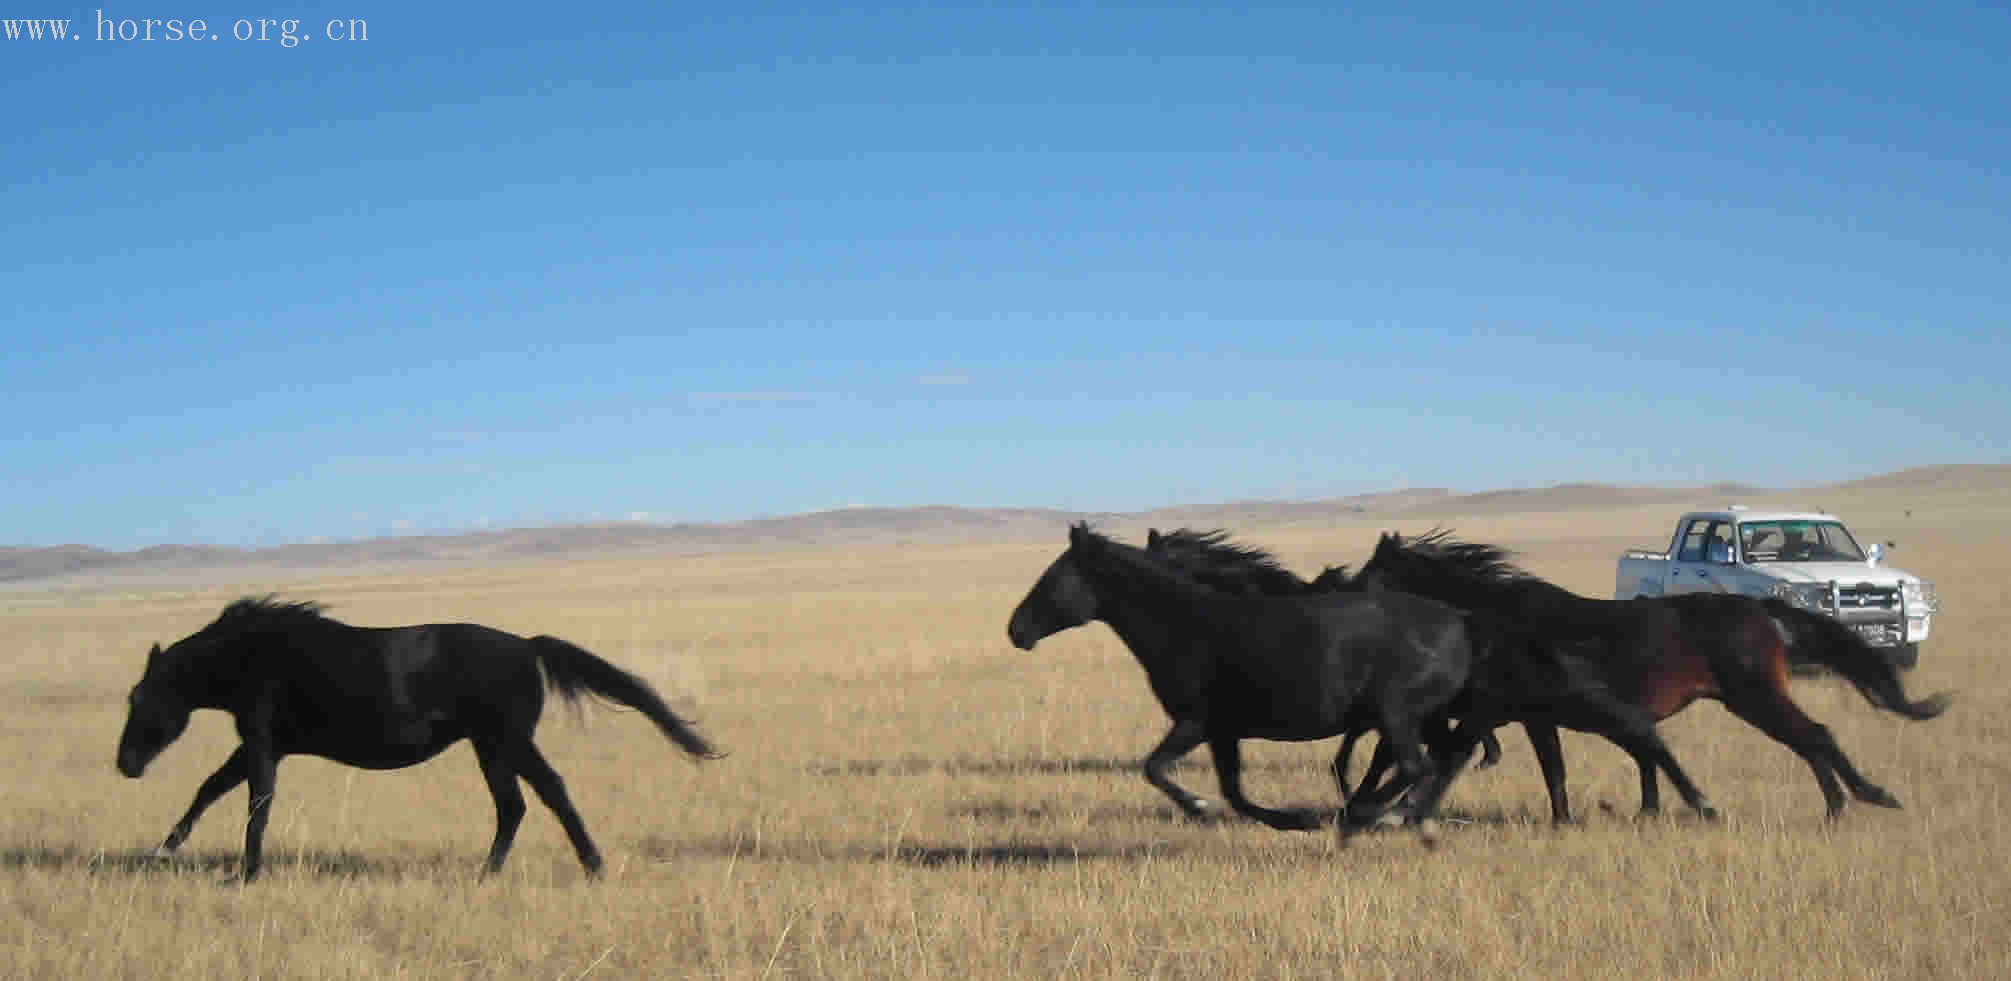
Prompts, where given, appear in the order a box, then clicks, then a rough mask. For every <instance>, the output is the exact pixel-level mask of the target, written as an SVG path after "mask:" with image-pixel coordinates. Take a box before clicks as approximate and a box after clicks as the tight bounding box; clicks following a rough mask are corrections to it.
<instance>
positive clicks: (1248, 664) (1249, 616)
mask: <svg viewBox="0 0 2011 981" xmlns="http://www.w3.org/2000/svg"><path fill="white" fill-rule="evenodd" d="M1091 620H1102V621H1103V622H1104V623H1106V624H1109V625H1110V627H1111V629H1112V630H1114V631H1116V632H1117V635H1118V636H1119V637H1120V638H1122V639H1123V640H1124V642H1125V645H1126V646H1127V647H1129V648H1130V649H1131V652H1132V654H1133V656H1135V657H1137V658H1138V661H1139V664H1140V665H1142V666H1143V667H1144V668H1145V673H1146V677H1147V679H1148V680H1149V682H1150V683H1151V685H1152V692H1153V694H1154V695H1156V696H1158V698H1159V704H1160V705H1161V706H1162V707H1164V708H1165V709H1166V712H1167V714H1168V715H1170V716H1172V717H1173V731H1172V732H1171V733H1169V734H1168V735H1167V737H1166V739H1165V740H1164V741H1163V742H1161V743H1160V745H1159V748H1157V749H1155V750H1154V751H1153V753H1152V756H1151V757H1150V758H1149V759H1148V760H1147V761H1146V768H1145V771H1146V778H1147V779H1148V780H1150V781H1151V782H1152V784H1153V786H1155V787H1158V788H1159V789H1160V791H1162V792H1163V793H1165V794H1166V795H1167V796H1168V797H1171V798H1172V799H1173V800H1174V801H1175V802H1176V803H1177V804H1179V805H1180V807H1181V809H1182V810H1184V811H1186V812H1187V813H1188V814H1190V815H1198V814H1200V813H1203V811H1204V810H1205V807H1206V805H1205V804H1204V802H1202V801H1201V800H1199V799H1198V798H1196V797H1194V796H1193V795H1192V794H1189V793H1188V792H1187V791H1186V790H1184V789H1182V788H1181V787H1180V786H1179V785H1177V784H1175V783H1173V781H1172V780H1170V779H1168V778H1167V776H1166V773H1165V768H1166V766H1167V765H1168V764H1170V763H1171V762H1172V761H1173V760H1174V759H1177V758H1178V757H1179V756H1180V755H1181V754H1182V753H1184V752H1186V751H1187V750H1188V749H1191V748H1192V747H1193V746H1195V745H1197V744H1199V743H1201V742H1204V741H1205V742H1206V743H1207V744H1208V748H1209V750H1210V752H1211V753H1212V754H1213V756H1214V758H1215V769H1216V775H1217V777H1218V779H1219V780H1220V783H1221V788H1222V796H1223V797H1224V798H1226V799H1227V800H1228V802H1229V805H1230V806H1231V807H1232V808H1234V809H1235V810H1236V812H1237V813H1239V814H1242V815H1244V816H1246V817H1250V818H1254V819H1256V820H1258V821H1262V822H1263V823H1265V824H1267V825H1270V826H1271V827H1274V828H1283V829H1294V830H1307V829H1311V828H1315V827H1318V826H1319V823H1320V822H1319V819H1318V818H1317V817H1315V816H1313V815H1309V814H1304V813H1296V812H1289V811H1276V810H1271V809H1269V808H1264V807H1259V806H1257V805H1255V804H1253V803H1251V802H1250V801H1249V800H1248V799H1247V798H1245V797H1244V796H1243V790H1242V762H1241V756H1240V747H1239V745H1238V744H1239V741H1240V740H1243V739H1273V740H1284V741H1301V740H1312V739H1326V738H1328V737H1331V736H1336V735H1340V734H1342V733H1345V732H1348V731H1350V730H1351V729H1355V728H1362V727H1373V728H1376V729H1378V730H1380V731H1381V733H1382V735H1383V738H1384V740H1385V741H1387V742H1388V743H1389V744H1390V745H1391V746H1392V747H1393V751H1394V752H1395V754H1396V757H1397V766H1398V768H1399V770H1400V771H1401V773H1402V776H1403V778H1404V779H1405V780H1407V781H1411V782H1416V781H1422V780H1424V779H1425V778H1427V777H1429V776H1432V775H1433V774H1434V773H1435V772H1436V768H1435V767H1434V766H1433V764H1432V762H1431V761H1430V759H1429V758H1428V757H1427V755H1426V754H1425V752H1424V750H1423V748H1422V746H1421V740H1420V727H1421V725H1422V724H1423V722H1424V720H1426V719H1428V718H1430V717H1432V716H1433V715H1434V714H1435V713H1437V712H1438V711H1439V710H1440V708H1441V707H1442V706H1443V705H1444V704H1445V703H1446V701H1447V700H1448V699H1450V698H1451V697H1452V696H1453V695H1454V694H1455V693H1457V692H1458V691H1459V690H1460V689H1461V688H1462V686H1463V685H1464V684H1465V682H1466V673H1467V670H1468V668H1469V666H1470V664H1471V662H1472V658H1473V648H1472V643H1471V641H1470V639H1469V637H1468V635H1467V631H1466V627H1465V622H1464V618H1463V617H1462V615H1461V614H1460V613H1459V612H1458V611H1456V610H1454V609H1452V608H1451V607H1449V606H1446V605H1445V604H1442V603H1438V602H1434V601H1432V600H1428V599H1423V598H1420V597H1415V596H1407V595H1404V594H1401V593H1376V594H1369V593H1335V594H1324V595H1304V596H1254V597H1253V596H1241V595H1233V594H1228V593H1223V592H1220V591H1217V590H1214V589H1211V588H1209V587H1207V586H1204V585H1202V584H1200V583H1198V582H1196V581H1195V580H1193V579H1190V578H1188V577H1186V576H1184V575H1181V574H1180V573H1179V572H1177V571H1175V570H1174V569H1173V568H1172V567H1171V566H1168V565H1166V564H1164V563H1162V562H1160V561H1159V560H1157V559H1154V558H1153V557H1151V556H1150V555H1148V554H1147V553H1146V552H1145V551H1144V550H1142V549H1138V548H1133V547H1131V546H1128V545H1124V544H1120V543H1118V542H1115V541H1112V540H1110V539H1109V538H1106V537H1104V536H1103V535H1100V534H1097V533H1096V532H1094V531H1091V530H1090V529H1089V528H1088V527H1087V526H1086V525H1081V524H1078V525H1075V526H1074V527H1072V528H1070V529H1069V546H1068V548H1067V550H1065V551H1063V552H1062V553H1061V555H1060V556H1059V557H1058V558H1056V559H1055V560H1054V562H1053V563H1052V564H1051V565H1049V566H1048V568H1047V571H1046V572H1044V573H1043V574H1042V575H1041V577H1040V579H1039V581H1038V582H1036V583H1035V584H1034V586H1033V589H1032V590H1031V591H1029V592H1028V593H1027V596H1026V598H1025V599H1024V600H1021V601H1020V604H1019V606H1018V608H1016V609H1015V610H1014V611H1013V615H1012V619H1011V621H1010V622H1009V623H1008V625H1007V628H1006V633H1007V636H1008V637H1010V638H1011V640H1012V643H1013V646H1015V647H1018V648H1020V649H1021V650H1032V649H1033V647H1034V645H1035V644H1036V643H1038V642H1039V641H1040V640H1041V639H1042V638H1045V637H1047V636H1049V635H1051V634H1054V633H1056V632H1059V631H1062V630H1067V629H1070V628H1072V627H1078V626H1081V625H1083V624H1085V623H1088V622H1090V621H1091ZM1450 776H1451V775H1450V774H1445V775H1444V777H1445V779H1440V780H1435V781H1432V783H1431V784H1430V786H1431V787H1432V791H1431V792H1428V793H1422V794H1418V795H1413V798H1412V800H1411V804H1410V811H1409V816H1410V817H1411V818H1413V819H1428V818H1429V817H1430V816H1431V814H1432V809H1433V808H1434V807H1435V806H1436V803H1437V792H1439V791H1442V789H1443V788H1444V786H1445V784H1446V782H1447V781H1448V780H1449V779H1450Z"/></svg>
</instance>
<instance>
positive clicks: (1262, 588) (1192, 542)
mask: <svg viewBox="0 0 2011 981" xmlns="http://www.w3.org/2000/svg"><path fill="white" fill-rule="evenodd" d="M1146 554H1148V555H1152V556H1153V557H1155V558H1158V559H1160V560H1162V561H1164V562H1165V563H1166V564H1168V565H1170V566H1172V567H1173V568H1174V569H1176V570H1178V571H1179V572H1180V573H1182V574H1183V575H1186V576H1188V577H1189V578H1192V579H1195V580H1198V581H1200V582H1201V583H1203V584H1204V585H1207V586H1211V587H1214V588H1216V589H1220V590H1223V591H1224V592H1232V593H1256V594H1267V595H1292V594H1295V593H1302V592H1305V591H1306V582H1305V580H1303V579H1300V578H1299V577H1298V576H1296V575H1294V574H1293V573H1292V571H1291V570H1290V569H1287V568H1285V566H1284V564H1283V563H1281V562H1279V561H1278V558H1277V556H1274V555H1272V554H1271V553H1269V552H1267V551H1264V550H1263V549H1261V548H1258V547H1256V546H1254V545H1241V544H1238V543H1236V542H1233V541H1230V539H1229V533H1228V532H1227V531H1224V530H1222V529H1219V528H1218V529H1216V530H1214V531H1196V530H1194V529H1192V528H1177V529H1175V530H1173V531H1169V532H1166V533H1165V534H1162V535H1158V536H1156V537H1155V539H1154V545H1152V546H1150V547H1148V548H1147V549H1146Z"/></svg>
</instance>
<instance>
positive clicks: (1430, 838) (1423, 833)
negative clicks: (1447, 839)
mask: <svg viewBox="0 0 2011 981" xmlns="http://www.w3.org/2000/svg"><path fill="white" fill-rule="evenodd" d="M1417 841H1418V844H1420V845H1423V846H1424V847H1425V848H1426V849H1427V850H1436V849H1437V848H1438V841H1439V839H1438V821H1436V820H1434V819H1432V818H1425V819H1424V820H1422V821H1419V822H1418V823H1417Z"/></svg>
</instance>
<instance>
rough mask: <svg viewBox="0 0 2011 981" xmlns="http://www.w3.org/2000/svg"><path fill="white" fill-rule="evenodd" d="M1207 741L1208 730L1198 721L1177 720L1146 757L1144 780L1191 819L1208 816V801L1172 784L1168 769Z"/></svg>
mask: <svg viewBox="0 0 2011 981" xmlns="http://www.w3.org/2000/svg"><path fill="white" fill-rule="evenodd" d="M1207 741H1208V732H1207V729H1206V728H1205V727H1204V726H1202V724H1201V722H1200V720H1198V719H1176V720H1174V723H1173V728H1172V729H1171V730H1169V731H1168V732H1167V733H1166V738H1164V739H1161V740H1160V741H1159V745H1158V746H1155V747H1153V749H1152V753H1151V755H1149V756H1147V757H1146V758H1145V781H1146V782H1147V783H1150V784H1151V785H1153V786H1154V787H1157V788H1159V792H1160V793H1162V794H1165V795H1166V796H1167V797H1169V798H1171V799H1172V800H1173V803H1174V804H1175V805H1177V806H1179V808H1180V810H1181V812H1182V813H1185V814H1186V815H1187V816H1188V817H1191V818H1203V817H1207V816H1208V802H1207V801H1206V800H1204V799H1202V798H1200V797H1196V796H1194V795H1193V794H1190V793H1188V792H1187V788H1185V787H1182V786H1180V785H1179V784H1177V783H1174V782H1173V778H1172V777H1170V776H1168V775H1167V773H1166V771H1167V768H1169V767H1171V766H1172V765H1173V764H1174V762H1175V761H1177V760H1179V759H1180V758H1181V757H1183V756H1186V755H1187V754H1188V753H1191V752H1193V751H1194V748H1195V747H1196V746H1199V745H1201V744H1202V743H1204V742H1207Z"/></svg>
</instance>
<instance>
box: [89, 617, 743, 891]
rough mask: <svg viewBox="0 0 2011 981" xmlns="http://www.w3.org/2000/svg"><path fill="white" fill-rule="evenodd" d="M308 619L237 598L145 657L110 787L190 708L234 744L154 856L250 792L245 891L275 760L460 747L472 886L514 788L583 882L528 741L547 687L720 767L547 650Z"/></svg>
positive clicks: (646, 705)
mask: <svg viewBox="0 0 2011 981" xmlns="http://www.w3.org/2000/svg"><path fill="white" fill-rule="evenodd" d="M321 610H322V607H321V606H320V605H319V604H315V603H282V602H279V601H277V600H275V599H273V598H272V597H266V598H263V599H252V598H246V599H241V600H238V601H236V602H234V603H232V604H230V605H229V606H227V607H225V608H224V610H223V613H222V614H221V615H219V616H218V617H217V618H216V620H215V621H214V622H212V623H211V624H210V625H209V626H207V627H204V628H203V629H201V630H199V631H197V632H195V633H194V634H191V635H189V636H188V637H184V638H182V639H181V640H179V641H176V642H175V643H174V644H173V645H171V646H170V647H168V649H167V650H161V648H160V645H159V644H156V645H154V647H153V649H152V650H151V651H149V652H148V654H147V666H146V671H145V673H144V674H143V675H142V676H141V678H140V682H139V684H137V685H135V686H134V687H133V692H132V695H131V697H130V700H129V701H130V703H131V708H130V711H129V713H128V715H127V717H126V726H125V731H124V732H122V733H121V734H120V736H119V757H118V763H119V772H120V773H123V774H125V775H126V776H128V777H137V776H139V775H140V774H141V773H142V772H144V771H145V770H146V768H147V764H149V763H151V762H153V760H154V758H155V757H156V756H159V755H160V753H161V751H162V750H163V749H166V748H167V746H168V744H170V743H172V742H174V741H175V739H176V738H177V737H179V736H180V735H181V734H182V731H183V730H184V729H186V728H187V727H188V723H189V715H190V713H191V712H193V711H194V710H195V709H205V708H206V709H217V710H220V711H224V712H229V713H231V715H233V716H235V717H236V720H237V733H238V738H239V739H240V743H239V745H238V747H237V749H236V750H234V751H233V752H232V753H231V754H230V756H229V757H228V758H227V759H225V760H224V762H223V765H222V766H220V767H218V768H217V770H216V772H215V773H213V774H211V775H210V776H209V779H207V780H204V781H203V783H202V787H201V788H200V789H198V790H197V791H196V796H195V802H194V803H192V804H190V805H189V809H188V812H187V813H186V814H183V815H182V819H181V820H180V821H178V822H176V823H175V826H174V829H173V830H172V831H170V832H168V837H167V840H166V841H165V842H163V843H162V844H161V846H160V852H161V853H171V852H173V851H174V850H175V849H176V848H178V847H180V846H181V843H182V842H183V841H184V840H186V839H187V838H188V836H189V832H190V830H192V829H193V828H194V827H195V823H196V819H197V818H200V817H201V816H202V813H203V811H204V810H206V809H208V807H209V806H210V805H211V804H213V803H215V802H216V800H217V798H219V797H222V796H223V795H224V794H226V793H228V792H230V791H231V790H232V789H233V788H235V787H236V786H237V785H238V784H240V783H249V784H250V785H251V817H250V820H249V822H248V823H247V824H246V826H245V833H244V878H245V880H246V881H250V880H252V879H254V878H257V876H258V870H259V860H260V853H261V849H262V843H263V839H264V836H265V825H266V819H267V817H268V816H269V815H270V813H271V810H272V795H273V785H274V781H275V777H276V775H277V773H278V770H279V761H280V759H281V758H283V757H286V756H292V755H308V756H320V757H324V758H327V759H331V760H335V761H336V762H339V763H347V764H349V765H350V766H358V767H364V768H367V769H372V770H392V769H397V768H400V767H407V766H411V765H413V764H415V763H421V762H424V761H426V760H429V759H432V758H433V757H434V756H436V755H438V754H439V753H440V751H441V750H444V749H446V748H447V747H448V746H451V745H453V744H454V743H456V742H459V741H460V740H462V739H467V740H469V741H470V742H472V743H473V744H474V747H475V758H476V759H477V760H478V761H479V762H480V763H481V766H482V776H483V777H484V778H486V779H487V780H488V783H489V793H490V794H491V795H492V796H493V797H494V798H495V802H496V838H495V842H494V844H493V845H491V846H490V848H489V860H488V864H487V866H486V867H485V874H486V872H494V871H495V870H497V869H499V868H501V867H502V865H503V859H504V858H505V857H507V856H508V855H509V852H510V843H511V842H512V841H514V840H515V838H516V834H517V825H518V824H519V823H520V822H521V821H522V820H523V817H524V795H523V792H522V791H521V790H520V789H518V787H517V779H518V778H519V777H521V778H523V779H524V780H525V781H527V782H528V783H530V785H531V789H533V790H535V791H537V794H538V797H539V799H541V800H543V801H544V802H545V806H546V807H549V808H551V809H552V813H554V814H556V815H558V818H559V823H560V824H561V825H563V826H564V827H565V830H566V835H567V837H569V838H570V839H571V840H572V845H573V850H574V851H575V852H576V853H578V855H579V859H580V864H581V865H583V866H585V867H586V870H587V873H588V874H589V875H597V874H598V873H599V871H600V867H601V856H600V850H599V849H597V848H596V847H594V842H593V839H592V838H591V837H590V836H589V835H588V834H587V828H586V824H585V823H584V822H583V821H581V820H580V815H579V812H578V811H577V810H575V809H574V808H573V803H572V799H571V798H570V797H568V796H567V794H566V785H565V781H563V780H561V779H560V778H559V774H558V771H556V770H553V769H552V766H551V764H550V763H547V762H545V757H544V755H543V754H542V753H540V752H538V747H537V745H536V744H535V743H533V742H532V740H531V734H532V730H534V729H535V728H536V727H537V724H538V716H539V714H540V713H541V712H542V711H543V709H544V704H545V689H546V688H547V687H550V688H551V689H552V690H553V691H555V692H557V693H558V694H559V695H560V696H561V697H563V698H566V699H568V700H577V699H578V698H579V697H580V695H581V694H582V693H591V694H594V695H598V696H601V697H603V698H607V699H610V700H612V701H615V702H618V703H620V704H623V705H626V706H629V707H630V708H633V709H636V710H637V711H639V712H641V713H642V714H643V715H645V716H647V717H648V718H649V719H650V721H652V722H655V723H656V725H657V727H658V728H659V729H661V730H663V734H664V735H665V736H668V737H669V738H670V740H671V742H673V743H675V744H677V746H678V748H680V749H682V750H684V751H685V752H686V753H689V754H691V755H692V756H694V757H699V758H711V757H716V756H718V755H719V754H718V753H717V752H715V751H714V750H713V748H712V746H711V745H710V744H709V743H707V742H706V740H705V739H704V738H703V737H702V736H700V735H699V734H698V733H697V732H696V731H695V730H693V729H692V727H691V726H690V725H688V724H687V723H686V722H685V721H684V720H683V719H680V718H678V717H677V715H676V714H675V713H673V712H672V711H671V710H670V708H669V706H667V705H665V704H664V702H663V699H662V698H660V697H658V695H657V694H656V692H655V690H653V689H652V688H651V687H650V686H649V684H648V683H647V682H645V681H643V680H642V679H641V678H638V677H636V676H635V675H632V674H629V673H628V672H626V671H623V670H622V669H620V668H617V667H615V666H614V665H612V664H609V663H608V662H606V661H604V660H601V659H600V658H598V657H595V656H594V655H592V654H589V653H587V652H586V651H584V650H581V649H580V648H578V647H575V646H573V645H571V644H568V643H566V642H565V641H563V640H560V639H558V638H556V637H531V638H524V637H519V636H517V635H515V634H509V633H504V632H503V631H500V630H496V629H493V628H490V627H484V626H481V625H479V624H472V623H436V624H426V625H423V626H412V627H386V628H369V627H352V626H349V625H347V624H344V623H341V622H338V621H336V620H332V619H330V618H328V617H326V616H323V615H322V612H321Z"/></svg>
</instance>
